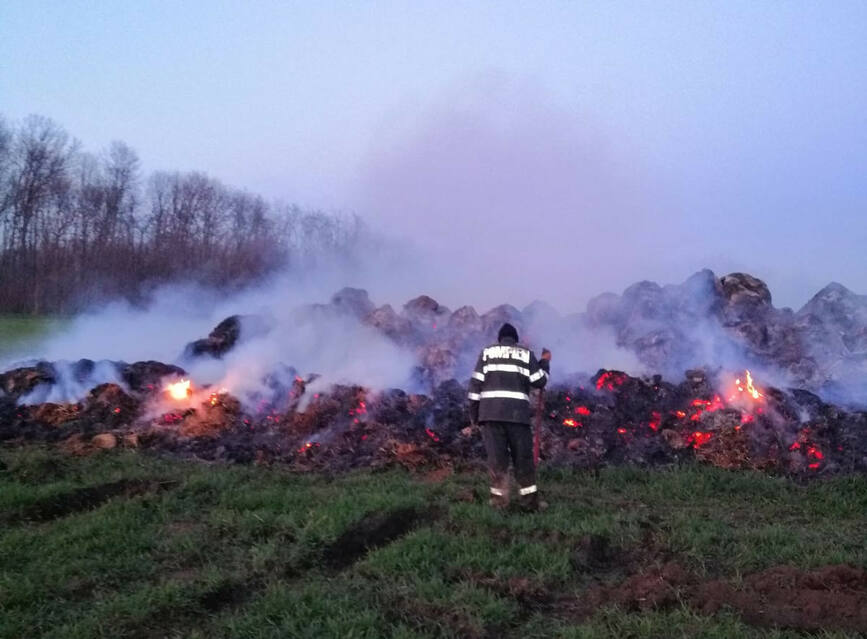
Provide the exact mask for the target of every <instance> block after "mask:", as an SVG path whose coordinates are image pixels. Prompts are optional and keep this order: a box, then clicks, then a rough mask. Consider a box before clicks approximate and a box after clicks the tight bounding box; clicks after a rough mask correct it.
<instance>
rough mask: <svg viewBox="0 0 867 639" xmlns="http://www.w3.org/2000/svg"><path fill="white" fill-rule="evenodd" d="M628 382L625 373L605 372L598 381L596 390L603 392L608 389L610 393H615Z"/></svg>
mask: <svg viewBox="0 0 867 639" xmlns="http://www.w3.org/2000/svg"><path fill="white" fill-rule="evenodd" d="M625 381H626V375H624V374H623V373H614V372H612V371H605V372H604V373H602V375H600V376H599V379H597V380H596V390H602V389H603V388H606V389H608V390H610V391H613V390H614V389H615V388H616V387H618V386H623V383H624V382H625Z"/></svg>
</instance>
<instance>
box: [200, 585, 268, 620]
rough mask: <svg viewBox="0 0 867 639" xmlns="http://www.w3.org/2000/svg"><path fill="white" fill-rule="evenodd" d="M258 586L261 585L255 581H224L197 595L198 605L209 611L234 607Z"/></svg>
mask: <svg viewBox="0 0 867 639" xmlns="http://www.w3.org/2000/svg"><path fill="white" fill-rule="evenodd" d="M260 588H261V585H260V584H259V583H256V582H250V583H241V582H235V581H229V582H225V583H222V584H220V585H219V586H217V587H216V588H214V589H213V590H209V591H208V592H206V593H204V594H203V595H202V596H201V597H199V605H201V607H202V608H204V609H205V610H207V611H208V612H210V613H215V612H219V611H220V610H224V609H225V608H235V607H237V606H240V605H241V604H243V603H244V602H246V601H247V600H248V599H249V598H250V597H251V596H253V594H254V593H255V592H257V591H258V590H259V589H260Z"/></svg>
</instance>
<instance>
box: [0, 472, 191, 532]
mask: <svg viewBox="0 0 867 639" xmlns="http://www.w3.org/2000/svg"><path fill="white" fill-rule="evenodd" d="M179 483H180V482H178V481H176V480H159V479H122V480H120V481H116V482H110V483H107V484H98V485H96V486H87V487H84V488H77V489H75V490H72V491H68V492H64V493H60V494H57V495H52V496H50V497H46V498H44V499H40V500H38V501H36V502H34V503H32V504H30V505H28V506H25V507H23V508H20V509H18V510H12V511H10V512H7V513H4V514H0V523H2V524H3V525H5V526H13V525H17V524H21V523H35V524H41V523H46V522H51V521H55V520H58V519H62V518H64V517H68V516H70V515H74V514H76V513H80V512H86V511H91V510H95V509H97V508H99V507H100V506H102V505H103V504H105V503H107V502H109V501H111V500H112V499H114V498H117V497H124V498H130V497H137V496H140V495H147V494H154V493H159V492H163V491H165V490H170V489H172V488H175V487H176V486H177V485H178V484H179Z"/></svg>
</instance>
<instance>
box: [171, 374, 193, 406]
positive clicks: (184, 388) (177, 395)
mask: <svg viewBox="0 0 867 639" xmlns="http://www.w3.org/2000/svg"><path fill="white" fill-rule="evenodd" d="M166 392H168V394H169V396H171V398H172V399H176V400H179V401H180V400H182V399H186V398H187V397H189V396H190V395H191V394H192V392H193V389H192V387H191V386H190V380H188V379H182V380H181V381H179V382H175V383H174V384H169V385H168V386H166Z"/></svg>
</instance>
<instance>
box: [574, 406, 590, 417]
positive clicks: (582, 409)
mask: <svg viewBox="0 0 867 639" xmlns="http://www.w3.org/2000/svg"><path fill="white" fill-rule="evenodd" d="M575 414H576V415H584V416H585V417H586V416H587V415H589V414H590V409H589V408H587V407H586V406H579V407H578V408H576V409H575Z"/></svg>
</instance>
